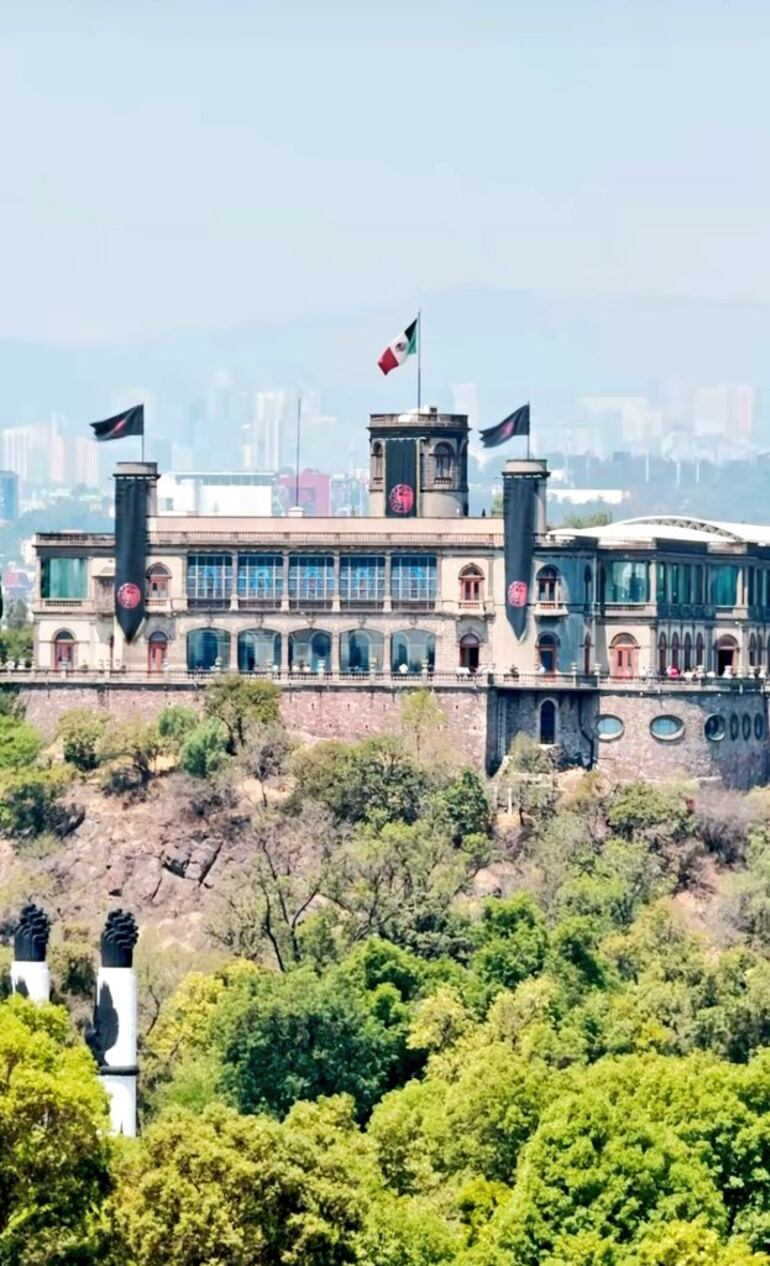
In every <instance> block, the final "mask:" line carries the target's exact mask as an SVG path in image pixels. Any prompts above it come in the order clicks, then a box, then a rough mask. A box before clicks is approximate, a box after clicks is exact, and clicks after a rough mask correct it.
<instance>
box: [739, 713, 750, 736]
mask: <svg viewBox="0 0 770 1266" xmlns="http://www.w3.org/2000/svg"><path fill="white" fill-rule="evenodd" d="M741 729H742V731H743V737H744V739H750V738H751V717H750V716H749V714H748V712H744V714H743V716H742V718H741Z"/></svg>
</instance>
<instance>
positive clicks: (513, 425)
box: [481, 404, 529, 448]
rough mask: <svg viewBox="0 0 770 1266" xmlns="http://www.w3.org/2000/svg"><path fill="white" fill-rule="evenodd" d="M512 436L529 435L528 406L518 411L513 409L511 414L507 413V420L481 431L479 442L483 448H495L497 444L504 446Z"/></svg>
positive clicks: (525, 405) (524, 405)
mask: <svg viewBox="0 0 770 1266" xmlns="http://www.w3.org/2000/svg"><path fill="white" fill-rule="evenodd" d="M514 435H529V405H528V404H523V405H522V406H521V408H520V409H514V411H513V413H509V414H508V417H507V418H503V420H502V422H498V424H497V426H490V427H489V428H488V429H487V430H486V431H482V432H481V442H482V444H483V445H484V447H485V448H496V447H497V445H498V444H504V443H505V441H506V440H511V439H513V437H514Z"/></svg>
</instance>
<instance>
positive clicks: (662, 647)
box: [658, 633, 668, 677]
mask: <svg viewBox="0 0 770 1266" xmlns="http://www.w3.org/2000/svg"><path fill="white" fill-rule="evenodd" d="M667 667H668V660H667V658H666V635H665V633H661V635H660V637H659V638H658V673H659V674H660V676H661V677H665V675H666V668H667Z"/></svg>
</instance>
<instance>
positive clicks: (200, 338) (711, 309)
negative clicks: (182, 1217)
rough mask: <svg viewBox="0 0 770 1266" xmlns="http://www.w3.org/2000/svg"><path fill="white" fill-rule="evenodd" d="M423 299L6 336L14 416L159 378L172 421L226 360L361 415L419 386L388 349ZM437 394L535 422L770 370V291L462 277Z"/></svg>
mask: <svg viewBox="0 0 770 1266" xmlns="http://www.w3.org/2000/svg"><path fill="white" fill-rule="evenodd" d="M413 315H414V312H413V310H412V309H411V308H407V309H406V310H404V311H401V310H399V311H395V310H394V309H393V308H392V307H388V308H387V309H385V308H383V307H378V306H374V305H373V306H371V307H367V308H364V307H362V308H360V309H359V310H357V311H354V310H348V311H340V310H335V309H333V308H330V310H329V311H328V312H325V313H319V314H315V315H313V316H307V317H303V318H301V319H298V320H296V321H293V322H290V323H289V322H276V323H268V322H255V323H253V324H249V325H244V326H240V327H236V328H233V329H221V330H214V331H211V332H209V333H204V334H200V333H192V334H184V333H179V334H170V335H168V336H165V337H161V338H153V339H152V340H147V341H145V340H142V339H136V340H133V341H130V342H123V343H116V344H109V345H102V346H92V347H61V346H48V345H44V344H31V343H23V342H15V341H13V340H5V341H0V426H8V425H15V424H20V423H28V422H32V421H36V420H39V419H41V418H43V417H45V416H47V415H48V414H49V413H50V412H51V411H52V410H58V411H61V412H64V413H66V414H67V415H68V416H69V418H70V419H71V421H75V420H76V419H77V418H79V417H82V418H83V420H84V423H85V422H86V421H88V420H90V419H93V418H95V417H99V416H103V415H104V414H105V413H108V412H109V411H110V408H111V407H112V405H113V403H114V401H115V399H116V398H117V397H122V396H123V395H124V394H125V392H126V391H128V390H129V389H137V390H144V391H147V392H151V393H152V395H153V397H154V399H155V402H156V405H157V412H158V416H159V418H160V419H161V429H162V430H163V432H164V433H165V434H167V435H172V436H179V435H183V434H184V427H185V423H186V418H187V415H188V410H189V407H190V404H191V402H192V401H193V400H195V399H196V398H201V397H203V396H205V394H206V392H207V390H208V387H209V385H210V383H211V379H212V375H213V374H214V372H215V371H216V370H217V369H220V368H227V369H229V370H231V371H232V373H233V376H234V379H235V380H236V382H237V383H238V384H240V385H243V386H244V387H246V388H248V389H258V388H260V387H269V386H275V385H283V386H290V385H293V384H294V383H295V382H303V383H304V384H305V385H307V386H309V387H313V388H316V389H317V390H319V391H320V393H321V398H322V401H323V408H324V412H326V413H330V414H335V415H336V416H338V417H339V419H340V421H341V422H342V423H344V424H345V425H346V427H347V426H351V427H352V426H357V425H359V424H360V423H361V422H363V421H364V420H365V417H366V414H367V413H368V412H369V411H372V410H377V409H382V410H388V409H394V410H396V409H403V408H409V407H411V406H412V405H413V404H414V402H415V400H414V372H413V367H412V366H411V365H408V366H407V367H406V368H404V369H402V370H399V371H397V372H396V373H394V374H391V375H390V376H389V377H388V378H387V379H385V378H383V377H382V376H381V375H380V373H379V371H378V369H377V366H376V361H377V357H378V355H379V353H380V352H381V351H382V349H383V347H384V346H385V344H386V343H387V342H389V340H390V339H391V338H392V337H393V336H394V335H395V334H396V332H397V331H398V329H399V328H401V327H403V325H405V324H406V323H407V322H408V320H410V319H411V318H412V317H413ZM423 325H424V332H423V340H424V341H423V383H424V390H423V401H424V402H425V403H436V404H438V405H439V406H442V407H447V406H449V405H451V402H452V392H451V389H452V386H453V385H456V384H459V383H475V384H476V387H477V391H478V400H479V406H480V415H481V416H480V421H481V422H482V423H483V424H489V423H490V422H492V421H494V420H496V419H497V418H498V417H499V416H502V412H503V411H507V410H508V409H509V408H510V407H512V406H513V405H515V404H518V403H520V402H521V401H522V400H524V399H531V400H532V404H533V424H534V425H536V424H537V419H538V417H539V418H540V419H541V420H542V421H547V422H549V423H551V424H556V423H558V422H565V423H566V422H569V421H570V420H571V417H574V402H575V400H576V398H577V397H579V396H580V395H582V394H588V393H596V392H603V391H608V392H616V391H617V392H637V391H639V392H645V391H648V390H653V391H654V390H655V385H656V384H665V383H672V382H674V383H678V384H681V385H682V386H683V387H684V388H685V389H686V388H689V387H693V386H696V385H698V384H709V383H716V382H722V381H731V382H747V383H752V384H754V385H762V384H764V383H770V305H766V304H757V303H744V302H716V301H712V300H699V299H694V298H671V297H666V296H661V297H655V296H650V297H644V296H633V295H606V294H593V293H592V294H569V293H564V292H558V293H548V292H518V291H517V292H510V291H495V290H471V289H456V290H452V291H447V292H444V293H442V294H435V295H428V296H426V297H424V299H423Z"/></svg>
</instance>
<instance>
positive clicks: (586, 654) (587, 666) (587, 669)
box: [583, 633, 591, 677]
mask: <svg viewBox="0 0 770 1266" xmlns="http://www.w3.org/2000/svg"><path fill="white" fill-rule="evenodd" d="M583 672H584V674H585V676H586V677H588V676H590V673H591V634H590V633H586V640H585V641H584V643H583Z"/></svg>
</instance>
